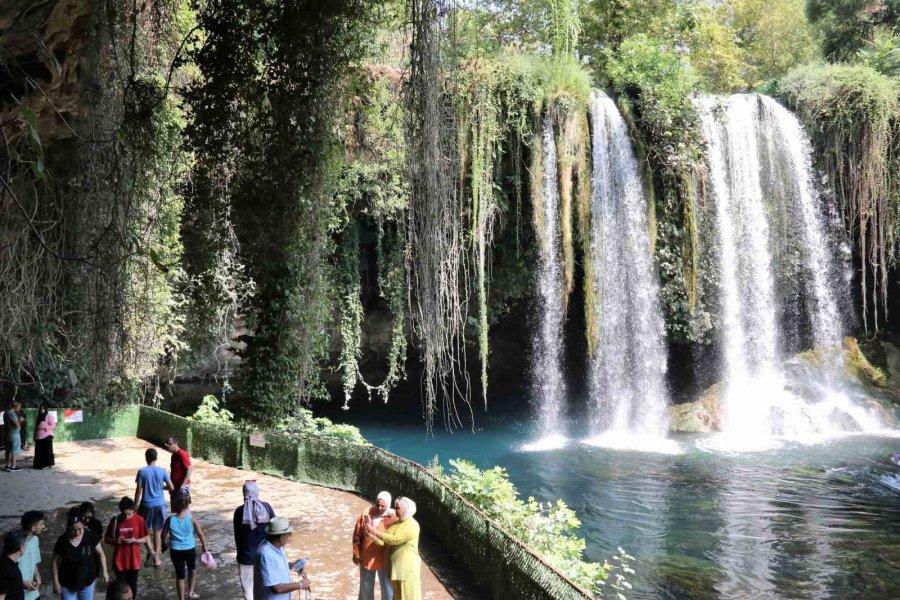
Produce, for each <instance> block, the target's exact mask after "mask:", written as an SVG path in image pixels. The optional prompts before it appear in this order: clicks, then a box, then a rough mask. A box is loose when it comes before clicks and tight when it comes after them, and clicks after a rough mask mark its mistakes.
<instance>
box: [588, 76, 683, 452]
mask: <svg viewBox="0 0 900 600" xmlns="http://www.w3.org/2000/svg"><path fill="white" fill-rule="evenodd" d="M590 114H591V125H592V130H593V150H592V152H593V179H592V183H593V185H592V194H591V262H592V265H593V278H594V285H595V288H594V291H595V295H596V297H597V298H598V300H599V301H598V302H597V307H596V313H595V314H594V318H595V319H596V320H597V323H598V329H599V331H600V340H599V343H598V345H597V349H596V350H595V352H594V355H593V356H592V357H591V361H590V362H591V364H590V377H589V383H590V393H591V398H592V405H593V418H592V428H593V433H601V432H602V434H601V440H598V441H599V443H602V438H604V437H605V438H618V439H620V440H621V439H625V438H631V439H636V437H637V438H644V440H643V441H641V442H638V443H640V444H645V443H646V439H645V438H662V437H664V436H665V435H666V431H667V429H668V424H667V415H666V405H667V403H668V390H667V388H666V381H665V374H666V359H667V353H666V345H665V323H664V320H663V316H662V310H661V307H660V301H659V283H658V281H657V276H656V268H655V264H654V262H653V258H652V256H651V252H650V234H649V219H648V215H647V211H648V202H647V197H646V195H645V193H644V188H643V184H642V180H641V176H640V172H639V166H638V162H637V159H636V158H635V155H634V151H633V149H632V146H631V140H630V138H629V136H628V129H627V126H626V124H625V121H624V119H622V116H621V115H620V114H619V111H618V109H617V108H616V105H615V104H614V103H613V101H612V100H611V99H610V98H609V97H608V96H606V94H604V93H603V92H601V91H599V90H594V91H593V92H592V94H591V101H590Z"/></svg>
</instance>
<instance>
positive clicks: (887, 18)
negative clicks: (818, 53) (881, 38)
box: [806, 0, 900, 61]
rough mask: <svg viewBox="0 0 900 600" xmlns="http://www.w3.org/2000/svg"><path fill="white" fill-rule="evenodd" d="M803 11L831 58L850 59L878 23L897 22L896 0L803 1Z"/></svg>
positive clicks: (899, 7) (899, 4) (899, 8)
mask: <svg viewBox="0 0 900 600" xmlns="http://www.w3.org/2000/svg"><path fill="white" fill-rule="evenodd" d="M806 11H807V15H808V16H809V20H810V21H811V22H812V23H813V25H814V26H815V27H816V29H817V30H818V31H819V35H821V38H822V51H823V53H824V54H825V57H826V58H827V59H829V60H832V61H845V60H850V59H852V58H853V57H854V55H855V54H856V53H857V52H858V51H859V50H861V49H862V48H863V47H864V46H865V45H866V42H867V41H869V40H872V39H873V36H874V33H875V30H876V28H877V27H878V26H879V25H885V26H887V27H891V28H896V27H897V24H898V23H900V0H878V1H873V0H807V4H806Z"/></svg>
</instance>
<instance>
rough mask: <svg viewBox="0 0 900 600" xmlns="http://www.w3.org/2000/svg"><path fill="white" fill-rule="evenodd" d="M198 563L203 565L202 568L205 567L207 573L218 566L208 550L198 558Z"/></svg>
mask: <svg viewBox="0 0 900 600" xmlns="http://www.w3.org/2000/svg"><path fill="white" fill-rule="evenodd" d="M200 562H201V563H203V566H204V567H206V570H207V571H215V570H216V567H217V566H218V565H217V564H216V559H215V558H214V557H213V555H212V552H210V551H208V550H207V551H206V552H204V553H203V554H202V555H201V556H200Z"/></svg>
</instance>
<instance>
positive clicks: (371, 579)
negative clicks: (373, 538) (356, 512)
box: [63, 566, 394, 600]
mask: <svg viewBox="0 0 900 600" xmlns="http://www.w3.org/2000/svg"><path fill="white" fill-rule="evenodd" d="M376 573H377V574H378V581H379V583H381V600H394V590H393V589H392V588H391V581H390V579H391V570H390V569H381V570H379V571H370V570H368V569H366V568H365V567H363V566H360V567H359V600H375V574H376ZM63 600H65V599H63Z"/></svg>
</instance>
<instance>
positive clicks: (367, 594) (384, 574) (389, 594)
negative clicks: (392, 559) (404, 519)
mask: <svg viewBox="0 0 900 600" xmlns="http://www.w3.org/2000/svg"><path fill="white" fill-rule="evenodd" d="M396 521H397V516H396V515H395V514H394V509H392V508H391V495H390V493H388V492H381V493H380V494H378V497H377V498H376V499H375V504H373V505H372V506H369V507H368V508H366V510H365V511H363V513H362V514H361V515H360V516H359V519H357V521H356V527H355V528H354V529H353V564H354V565H359V597H358V600H375V576H376V575H377V576H378V582H379V583H380V584H381V600H393V598H394V591H393V589H392V588H391V577H390V575H391V573H390V564H389V563H388V557H387V548H386V547H384V546H379V545H378V544H376V543H375V541H374V540H373V539H372V538H370V537H369V536H367V535H366V525H371V526H372V527H374V528H376V529H380V530H381V531H386V530H387V528H388V527H390V526H391V525H393V524H394V523H395V522H396Z"/></svg>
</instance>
